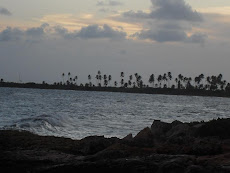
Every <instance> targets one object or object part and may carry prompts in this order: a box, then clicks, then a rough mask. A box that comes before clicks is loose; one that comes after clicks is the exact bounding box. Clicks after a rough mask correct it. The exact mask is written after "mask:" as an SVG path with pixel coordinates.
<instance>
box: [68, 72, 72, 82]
mask: <svg viewBox="0 0 230 173" xmlns="http://www.w3.org/2000/svg"><path fill="white" fill-rule="evenodd" d="M70 76H71V73H70V72H69V73H68V77H69V81H70Z"/></svg>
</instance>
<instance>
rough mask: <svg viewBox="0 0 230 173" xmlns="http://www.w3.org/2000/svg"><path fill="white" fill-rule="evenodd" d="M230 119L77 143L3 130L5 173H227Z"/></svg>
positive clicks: (0, 158)
mask: <svg viewBox="0 0 230 173" xmlns="http://www.w3.org/2000/svg"><path fill="white" fill-rule="evenodd" d="M229 131H230V119H218V120H213V121H210V122H202V123H199V122H194V123H182V122H179V121H174V122H173V123H164V122H161V121H154V122H153V124H152V126H151V129H150V128H145V129H143V130H142V131H140V132H139V133H138V134H137V135H136V136H135V137H134V138H133V137H132V135H131V134H129V135H128V136H126V137H125V138H123V139H118V138H105V137H103V136H90V137H86V138H84V139H82V140H72V139H67V138H59V137H52V136H38V135H35V134H32V133H29V132H25V131H21V132H19V131H11V130H6V131H0V168H1V170H4V171H5V172H93V171H94V172H95V171H99V172H112V173H113V172H116V173H117V172H134V173H135V172H137V173H139V172H140V173H142V172H144V173H148V172H152V173H154V172H156V173H164V172H167V173H174V172H176V173H180V172H181V173H182V172H183V173H193V172H196V173H201V172H202V173H203V172H204V173H226V172H230V171H229V170H230V169H229V160H230V132H229Z"/></svg>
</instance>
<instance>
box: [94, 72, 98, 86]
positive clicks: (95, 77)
mask: <svg viewBox="0 0 230 173" xmlns="http://www.w3.org/2000/svg"><path fill="white" fill-rule="evenodd" d="M95 78H96V79H97V86H99V75H98V74H97V75H96V77H95Z"/></svg>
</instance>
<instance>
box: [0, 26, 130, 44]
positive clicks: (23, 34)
mask: <svg viewBox="0 0 230 173" xmlns="http://www.w3.org/2000/svg"><path fill="white" fill-rule="evenodd" d="M44 36H45V37H44ZM126 36H127V34H126V32H123V31H120V30H116V29H113V28H112V27H110V26H109V25H107V24H104V25H103V26H99V25H89V26H87V27H82V28H81V29H80V30H76V31H69V30H68V29H66V28H64V27H62V26H52V27H51V26H49V24H43V25H41V26H40V27H33V28H28V29H27V30H21V29H19V28H11V27H8V28H6V29H4V30H3V31H1V32H0V41H1V42H4V41H16V40H26V41H37V40H41V39H42V38H48V39H51V38H60V37H63V38H66V39H75V38H81V39H105V38H108V39H112V40H121V39H125V38H126Z"/></svg>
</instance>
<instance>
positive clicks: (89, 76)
mask: <svg viewBox="0 0 230 173" xmlns="http://www.w3.org/2000/svg"><path fill="white" fill-rule="evenodd" d="M88 80H89V86H90V87H91V86H92V83H91V75H88Z"/></svg>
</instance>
